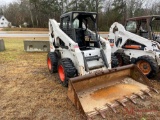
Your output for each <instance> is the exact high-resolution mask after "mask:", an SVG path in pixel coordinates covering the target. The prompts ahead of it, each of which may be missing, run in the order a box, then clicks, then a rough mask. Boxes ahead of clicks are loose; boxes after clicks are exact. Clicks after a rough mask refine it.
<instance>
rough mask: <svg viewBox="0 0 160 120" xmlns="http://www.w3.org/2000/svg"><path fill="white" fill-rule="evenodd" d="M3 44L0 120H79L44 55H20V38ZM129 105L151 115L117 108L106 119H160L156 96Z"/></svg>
mask: <svg viewBox="0 0 160 120" xmlns="http://www.w3.org/2000/svg"><path fill="white" fill-rule="evenodd" d="M36 39H38V38H36ZM4 41H5V45H6V51H4V52H0V119H1V120H17V119H18V120H33V119H36V120H82V119H83V118H82V116H81V115H80V114H79V111H77V110H76V108H75V107H74V106H73V105H72V103H71V102H70V100H69V99H68V98H67V88H64V87H62V86H61V85H60V84H59V81H58V78H57V74H52V75H51V74H50V73H49V72H48V69H47V65H46V55H47V53H26V52H24V51H23V40H22V38H5V39H4ZM152 84H153V85H154V86H155V87H156V88H157V89H158V90H159V91H160V83H158V82H156V81H153V82H152ZM129 105H130V106H129V108H128V109H129V110H130V109H131V108H133V110H143V111H145V110H155V112H154V113H153V114H146V112H142V114H129V113H128V112H127V111H126V109H123V108H122V107H120V108H118V110H117V114H115V113H113V112H111V111H108V112H107V119H110V120H112V119H114V120H117V119H132V120H133V119H142V118H143V120H148V119H156V118H158V117H159V118H158V119H160V116H158V115H160V96H157V95H156V94H154V93H153V98H152V99H150V98H147V99H146V100H145V102H142V100H139V101H138V105H137V106H136V107H135V106H133V104H129ZM132 106H133V107H132ZM158 119H157V120H158Z"/></svg>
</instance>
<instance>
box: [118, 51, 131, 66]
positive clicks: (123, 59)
mask: <svg viewBox="0 0 160 120" xmlns="http://www.w3.org/2000/svg"><path fill="white" fill-rule="evenodd" d="M115 55H116V57H117V59H118V62H119V64H118V66H123V65H129V64H131V63H130V57H129V56H127V55H125V54H124V53H115Z"/></svg>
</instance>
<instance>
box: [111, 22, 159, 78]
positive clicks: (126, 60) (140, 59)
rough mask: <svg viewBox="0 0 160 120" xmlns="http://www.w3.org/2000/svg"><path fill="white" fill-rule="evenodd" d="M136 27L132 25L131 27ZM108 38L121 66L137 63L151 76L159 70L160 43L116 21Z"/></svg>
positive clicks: (145, 73)
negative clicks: (127, 29)
mask: <svg viewBox="0 0 160 120" xmlns="http://www.w3.org/2000/svg"><path fill="white" fill-rule="evenodd" d="M132 28H134V24H133V26H130V29H132ZM108 40H109V41H110V45H111V47H112V53H114V54H115V55H116V56H117V58H118V60H119V66H122V65H127V64H131V63H133V64H136V65H137V66H138V68H139V69H140V70H141V71H142V72H143V73H144V75H146V76H147V77H149V78H151V77H154V76H155V75H156V74H157V72H158V71H159V66H160V44H159V43H158V42H156V41H153V40H148V39H147V38H144V37H141V36H139V35H136V34H134V33H131V32H129V31H126V30H125V28H124V27H123V25H121V24H119V23H117V22H115V23H113V24H112V25H111V27H110V30H109V35H108Z"/></svg>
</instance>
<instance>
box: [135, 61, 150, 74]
mask: <svg viewBox="0 0 160 120" xmlns="http://www.w3.org/2000/svg"><path fill="white" fill-rule="evenodd" d="M137 66H138V68H139V69H140V70H141V71H142V72H143V74H144V75H147V74H149V73H150V72H151V66H150V64H149V63H148V62H147V61H144V60H140V61H138V62H137Z"/></svg>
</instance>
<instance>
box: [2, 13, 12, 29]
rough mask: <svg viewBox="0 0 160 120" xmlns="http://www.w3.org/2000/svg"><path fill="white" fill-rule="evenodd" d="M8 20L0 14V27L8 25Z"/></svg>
mask: <svg viewBox="0 0 160 120" xmlns="http://www.w3.org/2000/svg"><path fill="white" fill-rule="evenodd" d="M9 24H10V22H8V20H7V19H6V18H5V17H4V16H3V15H2V16H0V28H3V27H9Z"/></svg>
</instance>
